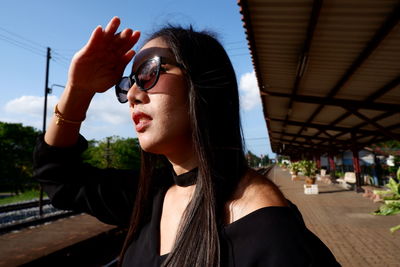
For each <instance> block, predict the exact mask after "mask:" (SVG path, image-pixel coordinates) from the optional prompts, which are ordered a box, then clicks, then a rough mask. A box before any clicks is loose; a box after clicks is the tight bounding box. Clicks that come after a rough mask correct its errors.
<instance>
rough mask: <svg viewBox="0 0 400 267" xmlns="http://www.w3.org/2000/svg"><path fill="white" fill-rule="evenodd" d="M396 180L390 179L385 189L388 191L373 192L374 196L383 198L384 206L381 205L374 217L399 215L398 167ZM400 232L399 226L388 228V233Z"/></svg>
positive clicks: (399, 176) (399, 186) (399, 183)
mask: <svg viewBox="0 0 400 267" xmlns="http://www.w3.org/2000/svg"><path fill="white" fill-rule="evenodd" d="M397 180H398V181H399V182H396V181H395V179H393V178H390V180H389V183H388V184H386V187H387V188H388V189H389V190H374V194H377V195H381V196H383V201H384V204H382V205H381V206H380V207H379V209H378V210H377V211H375V212H374V213H372V214H374V215H395V214H400V167H399V168H398V170H397ZM398 230H400V224H399V225H397V226H394V227H392V228H390V231H391V232H392V233H394V232H395V231H398Z"/></svg>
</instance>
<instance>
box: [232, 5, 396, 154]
mask: <svg viewBox="0 0 400 267" xmlns="http://www.w3.org/2000/svg"><path fill="white" fill-rule="evenodd" d="M238 4H239V6H240V7H241V13H242V15H243V22H244V28H245V30H246V34H247V39H248V41H249V47H250V50H251V54H252V60H253V64H254V68H255V71H256V75H257V79H258V84H259V88H260V94H261V98H262V103H263V109H264V115H265V119H266V121H267V126H268V131H269V137H270V141H271V147H272V150H273V151H274V152H276V153H279V154H292V153H296V154H298V153H303V152H311V151H314V152H321V153H322V152H327V151H331V150H347V149H349V148H350V147H352V146H353V145H354V142H353V141H356V142H357V143H358V146H359V147H362V146H365V145H369V144H371V143H376V142H378V141H383V140H389V139H397V140H400V49H399V48H400V23H399V20H400V2H399V1H398V0H330V1H329V0H328V1H326V0H325V1H322V0H315V1H311V0H307V1H306V0H303V1H302V0H275V1H270V0H239V1H238Z"/></svg>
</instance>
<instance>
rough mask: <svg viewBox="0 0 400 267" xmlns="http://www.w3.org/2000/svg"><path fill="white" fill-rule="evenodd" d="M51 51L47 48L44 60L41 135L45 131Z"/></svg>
mask: <svg viewBox="0 0 400 267" xmlns="http://www.w3.org/2000/svg"><path fill="white" fill-rule="evenodd" d="M50 53H51V49H50V47H47V57H46V58H47V59H46V81H45V84H44V110H43V133H44V132H45V131H46V117H47V95H48V94H49V67H50V59H51V55H50Z"/></svg>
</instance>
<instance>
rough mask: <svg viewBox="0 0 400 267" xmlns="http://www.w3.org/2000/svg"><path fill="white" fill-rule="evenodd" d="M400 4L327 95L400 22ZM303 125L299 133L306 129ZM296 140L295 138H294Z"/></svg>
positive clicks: (336, 90) (354, 70) (333, 93)
mask: <svg viewBox="0 0 400 267" xmlns="http://www.w3.org/2000/svg"><path fill="white" fill-rule="evenodd" d="M399 14H400V5H399V4H398V5H397V6H396V7H395V8H394V10H393V12H392V14H391V15H389V17H388V18H387V19H386V21H385V22H384V23H383V24H382V25H381V27H380V28H379V29H378V31H377V32H376V33H375V35H374V36H373V37H372V38H371V40H370V41H369V42H368V43H367V45H366V46H365V48H364V50H363V51H362V52H361V53H360V54H359V55H358V56H357V58H356V59H355V60H354V61H353V63H352V64H351V65H350V67H349V68H348V69H347V71H346V72H345V73H344V75H343V76H342V78H341V79H340V80H339V81H338V83H336V85H335V86H334V87H333V88H332V89H331V90H330V92H329V94H328V95H327V96H326V97H328V98H332V97H333V96H334V95H336V93H337V92H338V91H339V90H340V89H341V88H342V87H343V85H345V83H346V82H347V81H348V80H349V79H350V77H351V76H352V75H353V74H354V73H355V72H356V71H357V69H358V68H359V67H360V66H361V65H362V64H363V63H364V62H365V60H366V59H367V58H368V57H369V56H370V55H371V54H372V52H373V51H374V50H375V49H376V48H377V47H378V46H379V45H380V43H381V42H382V41H383V40H384V39H385V37H386V36H387V35H388V34H389V33H390V32H391V31H392V29H393V28H394V27H395V26H396V25H397V24H398V22H399V20H400V15H399ZM322 108H323V105H319V106H318V108H317V109H316V110H315V111H314V113H313V114H312V115H311V116H310V117H309V118H308V120H307V123H310V122H311V121H312V120H313V119H314V118H315V117H316V116H317V115H318V114H319V113H320V112H321V110H322ZM304 128H305V126H304V127H302V128H301V129H300V130H299V132H298V134H301V133H302V132H303V131H304ZM293 140H295V138H294V139H293Z"/></svg>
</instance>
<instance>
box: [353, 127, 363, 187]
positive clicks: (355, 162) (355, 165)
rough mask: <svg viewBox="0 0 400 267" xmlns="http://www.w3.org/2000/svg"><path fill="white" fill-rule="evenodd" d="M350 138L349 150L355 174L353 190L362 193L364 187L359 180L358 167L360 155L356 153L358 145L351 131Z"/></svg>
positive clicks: (359, 170) (359, 169)
mask: <svg viewBox="0 0 400 267" xmlns="http://www.w3.org/2000/svg"><path fill="white" fill-rule="evenodd" d="M351 139H352V141H353V146H352V149H351V152H352V153H353V168H354V173H355V175H356V186H355V188H354V190H355V191H356V192H357V193H362V192H364V189H362V187H361V186H362V184H363V183H362V180H361V168H360V157H359V155H358V146H357V143H356V136H355V133H354V132H352V133H351Z"/></svg>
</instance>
